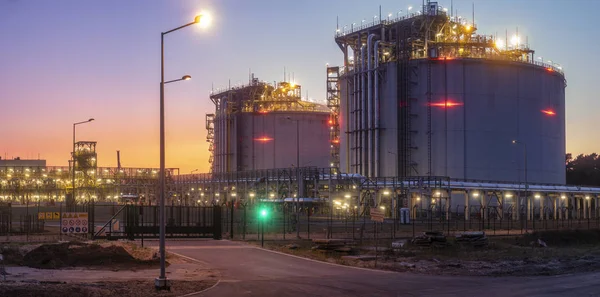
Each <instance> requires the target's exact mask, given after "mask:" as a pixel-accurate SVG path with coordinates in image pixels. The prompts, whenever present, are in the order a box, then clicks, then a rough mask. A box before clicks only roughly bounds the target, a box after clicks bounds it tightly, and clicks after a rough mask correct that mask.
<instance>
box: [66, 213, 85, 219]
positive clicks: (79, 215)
mask: <svg viewBox="0 0 600 297" xmlns="http://www.w3.org/2000/svg"><path fill="white" fill-rule="evenodd" d="M87 217H88V214H87V212H64V213H63V219H87Z"/></svg>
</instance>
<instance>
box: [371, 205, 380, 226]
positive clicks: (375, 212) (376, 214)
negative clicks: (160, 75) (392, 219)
mask: <svg viewBox="0 0 600 297" xmlns="http://www.w3.org/2000/svg"><path fill="white" fill-rule="evenodd" d="M370 212H371V221H374V222H379V223H383V211H381V210H379V209H377V208H371V210H370Z"/></svg>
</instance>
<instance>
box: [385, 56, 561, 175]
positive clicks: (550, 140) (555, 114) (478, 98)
mask: <svg viewBox="0 0 600 297" xmlns="http://www.w3.org/2000/svg"><path fill="white" fill-rule="evenodd" d="M411 64H412V66H413V67H415V69H416V70H417V71H416V77H415V78H414V79H413V81H414V82H415V83H414V84H412V86H411V90H410V93H411V104H410V113H411V117H410V121H411V123H410V125H411V130H412V132H411V134H412V135H411V147H412V149H411V150H412V151H411V160H412V166H411V175H432V176H449V177H452V178H460V179H477V180H491V181H516V182H524V181H525V178H526V177H525V170H526V168H525V157H527V179H528V181H529V182H535V183H553V184H564V183H565V165H564V157H565V80H564V76H563V75H562V74H561V73H559V72H557V71H554V70H553V69H551V68H546V67H542V66H538V65H535V64H530V63H521V62H510V61H497V60H487V59H470V58H457V59H420V60H413V61H411ZM387 67H388V68H396V65H394V64H390V65H388V66H387ZM393 70H394V69H388V71H387V74H388V77H390V76H391V78H392V79H389V80H387V81H386V82H384V83H383V84H382V85H381V88H382V90H386V91H387V93H385V94H384V96H382V101H381V111H382V126H384V127H386V129H385V130H383V131H382V133H381V139H382V143H384V145H383V147H386V148H388V149H390V148H391V151H394V148H395V147H396V143H397V137H398V134H397V133H396V131H397V130H398V125H399V124H400V125H402V124H403V123H401V122H399V121H398V120H397V119H398V118H399V115H398V111H399V109H398V108H395V107H397V106H398V102H397V100H396V98H397V96H396V94H395V90H396V88H394V87H390V86H387V84H392V85H395V84H396V81H397V80H396V79H394V77H395V72H394V71H393ZM428 72H429V77H430V80H431V82H430V90H431V91H430V92H429V91H428V82H427V77H428ZM429 94H431V95H429ZM429 119H430V121H429ZM429 122H430V123H429ZM429 127H431V128H430V129H431V130H430V131H429ZM513 140H516V143H513ZM381 161H382V174H383V175H384V176H393V175H394V173H395V156H394V155H393V154H382V160H381ZM430 164H431V166H430Z"/></svg>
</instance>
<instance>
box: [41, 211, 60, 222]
mask: <svg viewBox="0 0 600 297" xmlns="http://www.w3.org/2000/svg"><path fill="white" fill-rule="evenodd" d="M37 217H38V220H47V221H48V220H57V221H58V220H59V219H60V212H58V211H55V212H38V214H37Z"/></svg>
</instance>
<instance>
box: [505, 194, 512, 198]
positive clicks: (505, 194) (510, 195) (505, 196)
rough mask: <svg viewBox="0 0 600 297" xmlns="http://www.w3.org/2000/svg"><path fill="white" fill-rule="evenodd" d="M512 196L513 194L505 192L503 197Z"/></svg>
mask: <svg viewBox="0 0 600 297" xmlns="http://www.w3.org/2000/svg"><path fill="white" fill-rule="evenodd" d="M512 196H513V195H512V194H511V193H506V194H505V195H504V197H506V198H512Z"/></svg>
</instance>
